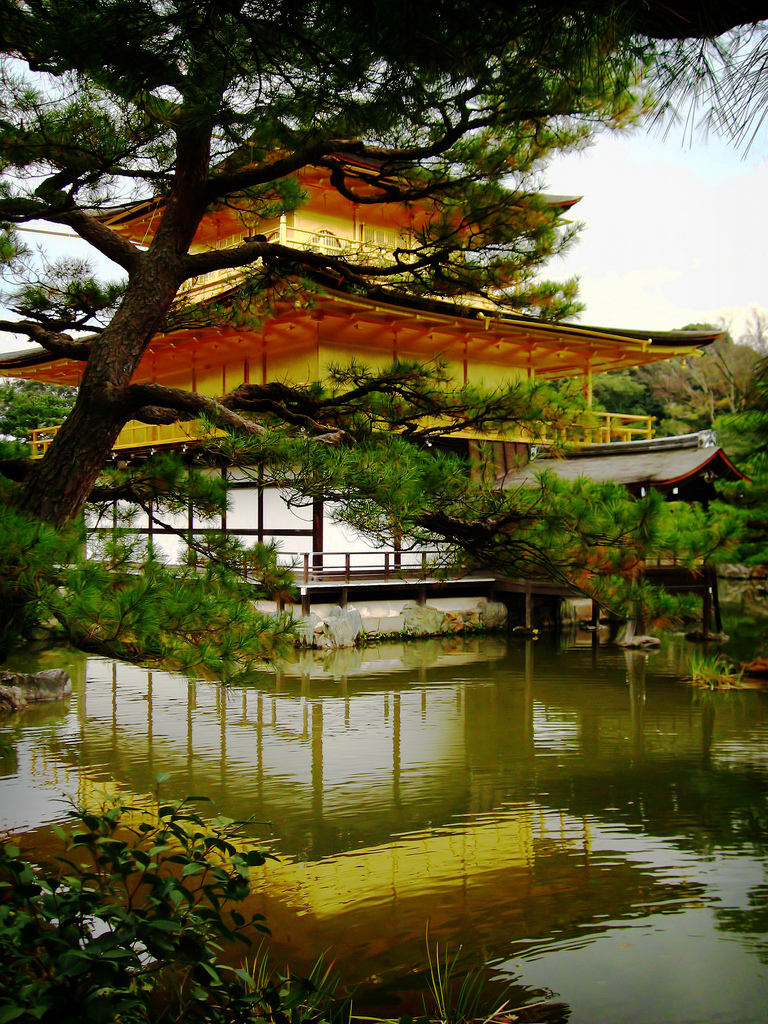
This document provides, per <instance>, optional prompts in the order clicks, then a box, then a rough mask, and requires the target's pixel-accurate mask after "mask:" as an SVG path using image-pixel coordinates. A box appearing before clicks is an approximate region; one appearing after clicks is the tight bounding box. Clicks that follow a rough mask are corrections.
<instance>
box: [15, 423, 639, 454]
mask: <svg viewBox="0 0 768 1024" xmlns="http://www.w3.org/2000/svg"><path fill="white" fill-rule="evenodd" d="M592 416H593V418H594V419H595V420H597V424H596V425H595V426H590V427H586V428H584V430H583V432H582V434H581V436H579V437H573V436H569V437H564V438H560V440H570V441H573V442H574V443H576V444H579V443H581V444H609V443H610V442H611V441H637V440H640V439H643V438H648V439H650V438H651V437H652V436H653V417H652V416H634V415H633V416H630V415H625V414H623V413H617V412H596V413H593V414H592ZM58 429H59V428H58V427H41V428H40V429H39V430H33V431H32V458H33V459H42V457H43V455H45V453H46V451H47V450H48V447H49V446H50V443H51V441H52V440H53V438H54V436H55V434H56V431H57V430H58ZM222 433H223V431H220V430H214V431H213V432H212V435H213V436H221V435H222ZM206 436H207V437H210V436H211V433H207V434H206ZM199 439H200V434H199V432H198V430H197V427H196V425H195V424H194V423H170V424H162V425H160V424H149V423H138V422H137V421H135V420H132V421H131V422H130V423H127V424H126V425H125V426H124V427H123V429H122V430H121V431H120V434H119V436H118V438H117V441H116V442H115V444H114V448H113V451H116V452H118V451H126V450H142V451H146V450H147V449H152V448H162V447H169V446H175V447H178V446H179V445H184V444H194V443H195V442H196V441H198V440H199ZM537 443H539V444H546V440H541V439H540V440H539V441H538V442H537Z"/></svg>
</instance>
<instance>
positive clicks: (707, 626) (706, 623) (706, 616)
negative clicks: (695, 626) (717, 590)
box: [702, 581, 712, 636]
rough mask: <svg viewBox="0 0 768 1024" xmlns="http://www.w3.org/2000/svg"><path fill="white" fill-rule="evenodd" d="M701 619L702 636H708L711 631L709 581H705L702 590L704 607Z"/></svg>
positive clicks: (710, 590)
mask: <svg viewBox="0 0 768 1024" xmlns="http://www.w3.org/2000/svg"><path fill="white" fill-rule="evenodd" d="M702 620H703V621H702V627H703V631H704V636H709V634H710V633H711V632H712V588H711V584H710V583H709V581H707V585H706V588H705V590H704V609H703V615H702Z"/></svg>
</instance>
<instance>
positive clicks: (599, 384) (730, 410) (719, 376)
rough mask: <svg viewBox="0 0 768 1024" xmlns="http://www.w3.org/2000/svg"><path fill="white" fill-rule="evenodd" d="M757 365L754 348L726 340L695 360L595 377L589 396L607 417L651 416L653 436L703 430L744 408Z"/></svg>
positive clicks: (715, 343) (691, 358)
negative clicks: (604, 410)
mask: <svg viewBox="0 0 768 1024" xmlns="http://www.w3.org/2000/svg"><path fill="white" fill-rule="evenodd" d="M688 326H689V328H690V329H694V328H696V327H700V326H706V325H698V324H690V325H688ZM758 361H759V356H758V354H757V352H756V351H755V350H754V348H752V347H750V346H749V345H740V344H735V343H734V342H733V340H732V339H731V338H730V336H728V337H726V338H723V339H721V340H718V341H716V342H714V343H713V344H711V345H708V346H707V347H706V348H705V349H704V350H703V353H702V354H701V355H700V356H699V357H698V358H694V357H686V358H685V359H682V358H681V359H670V360H666V361H664V362H659V363H653V364H651V365H650V366H641V367H637V368H635V369H632V370H617V371H615V372H613V373H604V374H599V375H597V376H596V377H595V381H594V384H593V395H594V399H595V402H596V403H597V404H598V406H599V407H602V408H604V409H606V410H608V411H609V412H622V413H633V414H640V415H648V416H654V417H655V418H656V421H657V423H656V427H655V433H656V435H657V436H666V435H671V434H687V433H691V432H693V431H696V430H708V429H711V428H712V427H713V426H715V425H716V424H717V422H718V418H719V417H723V416H734V415H736V414H738V413H743V412H745V410H747V409H748V408H749V405H750V402H751V398H750V395H751V388H752V383H751V382H752V378H753V374H754V371H755V369H756V366H757V364H758Z"/></svg>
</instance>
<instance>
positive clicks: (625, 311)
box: [546, 128, 768, 339]
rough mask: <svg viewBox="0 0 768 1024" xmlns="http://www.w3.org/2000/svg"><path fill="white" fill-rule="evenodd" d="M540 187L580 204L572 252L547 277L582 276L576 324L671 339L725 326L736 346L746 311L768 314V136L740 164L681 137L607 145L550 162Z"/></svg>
mask: <svg viewBox="0 0 768 1024" xmlns="http://www.w3.org/2000/svg"><path fill="white" fill-rule="evenodd" d="M546 182H547V190H548V191H550V192H552V193H554V194H558V195H559V194H565V195H578V196H582V197H583V198H582V199H581V201H580V202H579V203H578V204H577V205H576V206H575V207H574V208H573V210H572V214H573V217H574V219H576V220H580V221H582V222H584V223H585V228H584V230H583V232H582V233H581V236H580V241H579V242H577V243H576V245H575V246H574V247H573V249H572V250H571V252H570V253H569V254H568V255H567V256H566V257H565V259H563V260H557V261H554V262H553V263H552V264H550V267H549V274H548V276H549V277H550V278H552V279H555V280H558V279H561V278H563V277H570V276H571V275H574V274H577V275H579V276H580V278H581V299H582V301H583V302H585V303H586V306H587V308H586V310H585V311H584V313H582V315H581V318H580V321H579V322H581V323H584V324H589V325H594V326H598V327H628V328H636V329H640V330H643V329H646V328H647V329H648V330H674V329H677V328H681V327H684V326H686V325H687V324H692V323H717V322H718V321H719V320H720V319H723V320H725V321H726V323H730V324H731V325H732V326H731V330H732V334H733V336H734V338H735V339H738V338H739V336H740V335H741V334H742V333H743V331H744V329H745V324H746V321H747V319H748V317H749V312H750V309H751V308H752V307H757V308H758V309H761V310H762V311H763V312H766V313H768V132H763V133H762V135H761V137H760V138H758V139H757V140H756V141H755V142H754V143H753V145H752V146H751V148H750V150H749V151H748V152H747V153H746V154H745V153H744V152H743V149H742V150H740V149H738V148H737V147H736V145H735V144H734V143H732V142H727V141H724V140H722V139H720V138H718V137H716V136H710V137H709V138H708V139H706V140H694V141H693V142H691V140H690V139H686V138H684V135H683V131H682V129H680V128H678V129H672V130H670V131H669V132H668V133H667V134H666V136H662V135H661V134H660V133H659V132H658V131H642V132H635V133H634V134H632V135H630V136H620V135H615V134H614V135H603V136H601V137H600V138H599V139H598V141H597V142H596V143H595V144H594V145H593V146H592V147H591V148H589V149H587V150H585V151H584V152H583V153H575V154H570V155H567V156H564V157H560V158H557V159H556V160H554V161H553V162H552V163H551V164H550V166H549V168H548V172H547V174H546Z"/></svg>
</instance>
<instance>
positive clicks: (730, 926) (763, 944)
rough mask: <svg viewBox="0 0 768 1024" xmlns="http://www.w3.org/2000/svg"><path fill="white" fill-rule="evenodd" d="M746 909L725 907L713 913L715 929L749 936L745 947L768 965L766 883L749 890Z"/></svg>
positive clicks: (767, 887)
mask: <svg viewBox="0 0 768 1024" xmlns="http://www.w3.org/2000/svg"><path fill="white" fill-rule="evenodd" d="M748 900H749V906H748V907H726V908H725V909H724V910H718V911H716V913H715V918H716V920H717V927H718V928H720V930H721V931H724V932H736V933H738V934H739V935H746V934H751V935H752V936H753V937H752V938H751V939H749V940H745V943H744V944H745V945H746V946H747V947H748V948H749V949H750V951H751V952H753V953H754V954H755V955H756V956H757V957H758V959H759V960H760V961H761V962H762V963H764V964H768V883H766V884H763V885H757V886H755V888H754V889H750V891H749V895H748Z"/></svg>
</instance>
